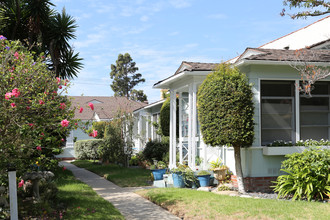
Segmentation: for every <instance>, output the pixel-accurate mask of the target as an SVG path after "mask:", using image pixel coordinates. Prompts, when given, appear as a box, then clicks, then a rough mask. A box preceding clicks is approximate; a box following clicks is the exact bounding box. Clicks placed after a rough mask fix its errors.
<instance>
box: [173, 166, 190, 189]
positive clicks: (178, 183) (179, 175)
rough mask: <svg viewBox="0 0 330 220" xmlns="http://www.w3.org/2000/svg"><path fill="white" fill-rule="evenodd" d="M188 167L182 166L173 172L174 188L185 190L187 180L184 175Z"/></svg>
mask: <svg viewBox="0 0 330 220" xmlns="http://www.w3.org/2000/svg"><path fill="white" fill-rule="evenodd" d="M186 168H187V166H185V165H182V164H180V165H179V166H178V167H177V168H174V169H172V170H171V172H172V177H173V186H174V187H175V188H184V186H185V180H184V175H185V172H186Z"/></svg>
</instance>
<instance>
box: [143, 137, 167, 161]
mask: <svg viewBox="0 0 330 220" xmlns="http://www.w3.org/2000/svg"><path fill="white" fill-rule="evenodd" d="M168 151H169V145H168V143H166V142H159V141H149V142H148V143H147V144H146V147H145V148H144V150H143V152H142V154H143V156H144V158H145V159H146V160H148V161H150V162H153V160H154V159H155V160H158V161H160V160H162V159H163V157H164V156H165V155H166V153H167V152H168Z"/></svg>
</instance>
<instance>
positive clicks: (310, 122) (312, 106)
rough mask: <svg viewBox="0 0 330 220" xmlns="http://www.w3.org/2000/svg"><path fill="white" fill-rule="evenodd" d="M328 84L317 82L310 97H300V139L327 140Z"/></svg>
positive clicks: (329, 96)
mask: <svg viewBox="0 0 330 220" xmlns="http://www.w3.org/2000/svg"><path fill="white" fill-rule="evenodd" d="M329 85H330V84H329V82H318V83H316V84H315V86H314V89H313V90H312V96H311V97H310V96H308V95H303V94H301V95H300V139H301V140H306V139H313V140H320V139H322V138H323V139H329V132H330V131H329V117H330V115H329V109H330V108H329V98H330V95H329V94H330V93H329V88H330V86H329Z"/></svg>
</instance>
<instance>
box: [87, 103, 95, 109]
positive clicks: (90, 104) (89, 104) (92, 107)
mask: <svg viewBox="0 0 330 220" xmlns="http://www.w3.org/2000/svg"><path fill="white" fill-rule="evenodd" d="M88 106H89V107H91V109H92V111H93V110H94V105H93V103H91V102H90V103H88Z"/></svg>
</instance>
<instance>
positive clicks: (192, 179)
mask: <svg viewBox="0 0 330 220" xmlns="http://www.w3.org/2000/svg"><path fill="white" fill-rule="evenodd" d="M184 182H185V185H186V186H187V187H189V188H193V189H195V188H197V186H198V179H197V177H196V176H195V173H194V171H192V170H191V169H190V168H189V167H187V168H186V169H185V172H184Z"/></svg>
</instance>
